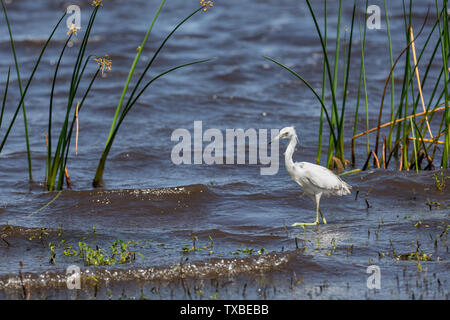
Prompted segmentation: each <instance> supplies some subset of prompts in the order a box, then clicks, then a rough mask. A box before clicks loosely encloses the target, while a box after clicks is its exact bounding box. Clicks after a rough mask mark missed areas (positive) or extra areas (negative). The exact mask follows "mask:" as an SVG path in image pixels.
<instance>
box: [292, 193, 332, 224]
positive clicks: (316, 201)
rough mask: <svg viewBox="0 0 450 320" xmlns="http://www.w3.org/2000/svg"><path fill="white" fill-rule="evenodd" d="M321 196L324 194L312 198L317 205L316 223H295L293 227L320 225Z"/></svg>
mask: <svg viewBox="0 0 450 320" xmlns="http://www.w3.org/2000/svg"><path fill="white" fill-rule="evenodd" d="M321 196H322V194H321V193H320V194H318V195H315V196H314V197H312V199H313V201H314V202H315V203H316V221H314V222H313V223H305V222H297V223H294V224H293V225H292V226H293V227H304V226H317V225H319V202H320V197H321ZM325 223H326V222H325Z"/></svg>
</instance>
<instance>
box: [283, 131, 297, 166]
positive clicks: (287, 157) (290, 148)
mask: <svg viewBox="0 0 450 320" xmlns="http://www.w3.org/2000/svg"><path fill="white" fill-rule="evenodd" d="M296 145H297V136H292V137H291V140H290V141H289V145H288V147H287V149H286V152H285V153H284V161H285V163H286V167H287V168H289V167H293V166H294V160H292V156H293V154H294V151H295V146H296Z"/></svg>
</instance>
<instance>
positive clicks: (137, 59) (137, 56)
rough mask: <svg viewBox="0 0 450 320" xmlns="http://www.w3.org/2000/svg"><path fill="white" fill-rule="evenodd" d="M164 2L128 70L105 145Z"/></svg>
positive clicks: (163, 0)
mask: <svg viewBox="0 0 450 320" xmlns="http://www.w3.org/2000/svg"><path fill="white" fill-rule="evenodd" d="M165 2H166V0H162V1H161V4H160V5H159V8H158V10H157V11H156V14H155V16H154V17H153V21H152V23H151V24H150V27H149V28H148V31H147V33H146V35H145V37H144V40H143V41H142V43H141V46H140V47H139V50H138V52H137V54H136V57H135V58H134V61H133V64H132V65H131V69H130V72H129V73H128V78H127V81H126V82H125V86H124V88H123V91H122V96H121V97H120V100H119V104H118V105H117V108H116V113H115V114H114V119H113V122H112V125H111V129H110V131H109V135H108V139H107V140H106V145H107V144H108V143H109V141H110V140H111V136H112V134H113V131H114V127H115V126H116V121H117V118H118V117H119V113H120V109H121V108H122V104H123V100H124V99H125V95H126V93H127V91H128V86H129V85H130V81H131V78H132V77H133V73H134V70H135V69H136V65H137V63H138V61H139V58H140V57H141V54H142V50H144V47H145V44H146V43H147V40H148V37H149V35H150V33H151V31H152V29H153V26H154V25H155V22H156V19H157V18H158V16H159V13H160V12H161V9H162V7H163V6H164V3H165Z"/></svg>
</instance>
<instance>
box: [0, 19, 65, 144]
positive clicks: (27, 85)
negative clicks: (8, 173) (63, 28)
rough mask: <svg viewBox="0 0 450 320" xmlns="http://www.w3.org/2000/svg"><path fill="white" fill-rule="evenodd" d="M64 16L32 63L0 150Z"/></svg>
mask: <svg viewBox="0 0 450 320" xmlns="http://www.w3.org/2000/svg"><path fill="white" fill-rule="evenodd" d="M65 16H66V13H64V14H63V16H62V17H61V19H60V20H59V21H58V23H57V24H56V26H55V27H54V28H53V31H52V33H51V34H50V36H49V37H48V39H47V41H46V42H45V44H44V46H43V48H42V50H41V53H40V54H39V57H38V59H37V61H36V63H35V65H34V68H33V71H32V72H31V75H30V77H29V79H28V82H27V84H26V86H25V89H24V91H23V94H22V95H21V97H20V101H19V104H18V106H17V108H16V111H15V112H14V115H13V117H12V119H11V121H10V124H9V127H8V129H7V131H6V133H5V136H4V137H3V140H2V142H1V144H0V152H1V151H2V150H3V147H4V146H5V143H6V141H7V139H8V137H9V134H10V132H11V129H12V127H13V125H14V122H15V120H16V118H17V115H18V113H19V110H20V109H21V106H22V103H23V101H24V99H25V96H26V94H27V92H28V88H29V87H30V84H31V81H32V80H33V77H34V74H35V73H36V70H37V68H38V66H39V64H40V62H41V59H42V56H43V55H44V52H45V49H47V46H48V44H49V43H50V40H51V39H52V38H53V35H54V34H55V32H56V29H57V28H58V26H59V25H60V23H61V21H62V20H63V19H64V17H65Z"/></svg>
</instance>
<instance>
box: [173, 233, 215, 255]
mask: <svg viewBox="0 0 450 320" xmlns="http://www.w3.org/2000/svg"><path fill="white" fill-rule="evenodd" d="M191 238H192V246H191V247H188V246H185V247H183V248H182V249H181V251H182V252H183V253H189V252H194V251H205V250H209V252H208V253H209V254H213V253H214V251H213V250H212V248H213V247H214V241H213V238H212V237H211V236H209V241H210V242H209V244H208V245H206V246H200V247H197V246H196V243H197V241H198V237H197V236H195V235H193V234H192V235H191Z"/></svg>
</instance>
